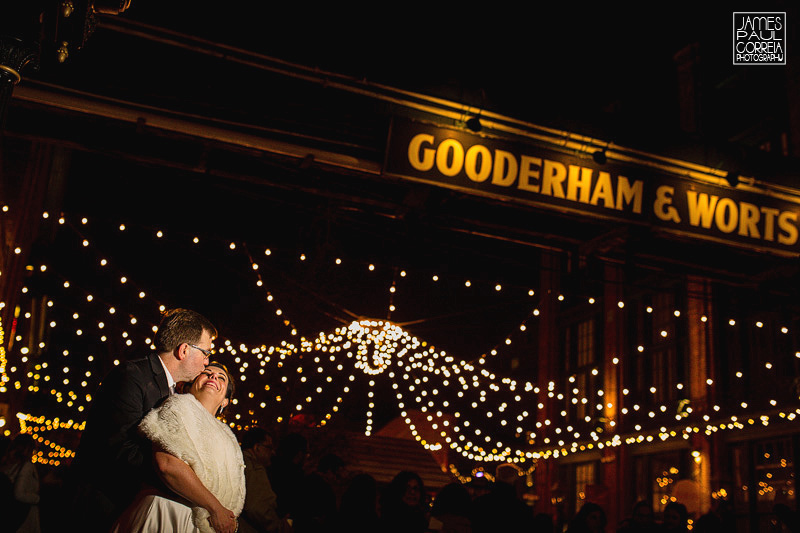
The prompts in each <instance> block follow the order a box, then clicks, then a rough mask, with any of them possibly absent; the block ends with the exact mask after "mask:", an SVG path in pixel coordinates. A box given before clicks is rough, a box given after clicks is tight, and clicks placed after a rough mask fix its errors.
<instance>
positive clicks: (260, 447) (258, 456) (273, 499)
mask: <svg viewBox="0 0 800 533" xmlns="http://www.w3.org/2000/svg"><path fill="white" fill-rule="evenodd" d="M273 455H274V450H273V444H272V435H271V434H270V433H269V432H268V431H267V430H266V429H264V428H262V427H258V426H253V427H251V428H250V429H248V430H247V431H246V432H245V433H244V435H243V436H242V457H243V458H244V466H245V468H244V475H245V480H246V484H247V492H246V493H245V499H244V509H243V510H242V514H241V516H240V517H239V531H240V532H241V533H284V532H288V531H291V527H290V526H289V524H288V523H287V522H286V521H285V520H283V519H281V518H279V517H278V503H277V501H278V500H277V496H275V491H273V490H272V484H271V483H270V481H269V476H268V475H267V468H268V467H269V465H270V463H271V462H272V456H273Z"/></svg>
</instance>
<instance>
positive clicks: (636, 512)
mask: <svg viewBox="0 0 800 533" xmlns="http://www.w3.org/2000/svg"><path fill="white" fill-rule="evenodd" d="M657 530H658V526H657V524H656V521H655V516H654V513H653V508H652V507H651V506H650V504H649V503H648V502H646V501H645V500H641V501H638V502H636V504H635V505H634V506H633V510H632V511H631V516H630V518H628V519H627V520H625V521H624V522H623V524H622V526H621V527H620V528H619V529H618V530H617V532H618V533H650V532H652V531H657Z"/></svg>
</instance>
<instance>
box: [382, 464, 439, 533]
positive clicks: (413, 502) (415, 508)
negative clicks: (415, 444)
mask: <svg viewBox="0 0 800 533" xmlns="http://www.w3.org/2000/svg"><path fill="white" fill-rule="evenodd" d="M380 517H381V529H380V531H381V532H383V533H424V531H425V530H426V529H427V528H428V518H429V517H428V496H427V493H426V492H425V485H424V484H423V482H422V478H420V477H419V475H418V474H417V473H416V472H411V471H409V470H403V471H402V472H399V473H398V474H397V475H396V476H394V478H393V479H392V481H391V482H390V483H389V485H388V486H387V487H386V488H385V490H384V492H383V495H382V497H381V499H380Z"/></svg>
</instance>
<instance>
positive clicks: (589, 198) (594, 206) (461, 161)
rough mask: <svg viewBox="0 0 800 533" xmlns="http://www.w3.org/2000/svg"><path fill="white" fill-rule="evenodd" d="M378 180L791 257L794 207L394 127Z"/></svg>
mask: <svg viewBox="0 0 800 533" xmlns="http://www.w3.org/2000/svg"><path fill="white" fill-rule="evenodd" d="M385 172H386V173H387V174H392V175H396V176H402V177H406V178H411V179H415V180H421V181H425V182H428V183H432V184H436V185H441V186H444V187H448V188H454V189H459V190H463V191H466V192H471V193H474V194H481V195H490V196H494V197H502V198H511V199H514V200H517V201H521V202H525V203H531V204H534V205H537V206H540V207H544V208H548V209H554V210H558V211H561V212H568V213H574V214H577V215H581V214H583V215H588V216H601V217H604V218H610V219H617V220H623V221H628V222H630V223H638V224H647V225H651V226H654V227H658V228H660V229H664V230H667V231H671V232H678V233H682V234H688V235H693V236H697V237H702V238H710V239H714V240H718V241H723V242H728V243H730V244H736V245H745V246H749V247H754V246H756V247H759V248H764V249H770V250H774V251H777V252H781V253H789V254H794V255H797V254H800V243H798V237H800V203H793V202H790V201H786V200H782V199H780V198H775V197H772V196H768V195H762V194H758V193H752V192H746V191H738V190H735V189H731V188H726V187H717V186H714V185H707V184H702V183H698V182H696V181H694V180H689V179H684V178H681V177H678V176H674V175H671V174H668V173H666V172H659V171H657V170H653V169H651V168H648V167H644V166H642V167H638V166H634V165H629V166H624V165H615V164H611V163H608V164H603V165H600V164H597V163H594V161H593V160H592V159H591V158H580V157H577V156H570V155H567V154H564V153H561V152H558V151H555V150H548V149H545V148H540V147H536V146H532V145H526V144H524V143H513V142H507V141H503V140H498V139H489V138H485V137H481V136H478V135H473V134H470V133H467V132H464V131H460V130H453V129H447V128H441V127H436V126H433V125H429V124H422V123H417V122H413V121H410V120H401V119H397V120H395V122H394V124H393V127H392V131H391V136H390V140H389V145H388V148H387V154H386V164H385Z"/></svg>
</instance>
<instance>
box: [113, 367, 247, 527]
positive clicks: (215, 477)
mask: <svg viewBox="0 0 800 533" xmlns="http://www.w3.org/2000/svg"><path fill="white" fill-rule="evenodd" d="M187 388H188V393H186V394H174V395H172V396H170V397H169V398H167V399H166V400H165V401H164V403H163V404H162V405H161V406H160V407H157V408H156V409H153V410H152V411H151V412H150V413H149V414H148V415H147V416H145V418H144V420H142V423H141V424H140V426H139V428H140V429H141V431H142V432H143V433H144V434H145V435H146V436H147V437H148V438H149V439H150V440H151V441H152V442H153V447H154V448H153V449H154V463H155V465H156V469H157V471H158V473H159V476H160V477H161V479H162V480H164V483H165V484H166V485H167V487H168V488H169V489H171V490H172V491H174V493H175V494H167V493H165V492H164V491H160V490H158V489H153V488H151V489H147V490H143V491H141V492H140V493H139V495H138V497H137V498H136V501H134V503H133V504H132V505H131V506H130V507H129V508H128V509H127V510H126V512H125V513H124V514H123V515H122V517H121V518H120V519H119V520H118V522H117V525H116V527H115V531H117V532H131V533H136V532H146V531H175V532H181V533H183V532H187V533H188V532H195V531H200V532H202V533H213V532H214V531H215V530H219V529H223V530H226V529H227V528H226V527H224V524H226V523H231V522H230V519H231V518H233V517H236V516H238V515H239V514H240V513H241V511H242V507H243V505H244V496H245V478H244V461H243V459H242V452H241V449H240V447H239V443H238V441H237V440H236V437H235V436H234V434H233V432H232V431H231V429H230V428H229V427H228V426H227V425H226V424H225V423H224V422H222V421H221V420H218V419H217V418H216V417H217V416H219V415H220V414H221V413H222V411H223V409H224V408H225V407H226V406H227V405H228V402H229V401H230V399H231V397H232V395H233V382H232V380H231V377H230V374H229V373H228V371H227V369H226V368H225V366H224V365H222V364H221V363H210V364H209V365H208V367H206V369H205V370H204V371H203V372H201V373H200V375H199V376H197V378H195V380H194V381H193V382H191V383H190V384H189V385H188V387H187ZM176 458H177V459H178V460H180V461H181V462H183V463H185V464H188V465H189V466H190V467H191V470H192V471H193V472H194V474H195V477H192V476H187V475H186V474H185V471H184V470H181V469H180V468H178V467H179V466H180V465H177V464H176V463H175V460H176ZM198 480H199V482H200V483H201V484H202V487H198V486H197V485H196V482H197V481H198Z"/></svg>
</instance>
